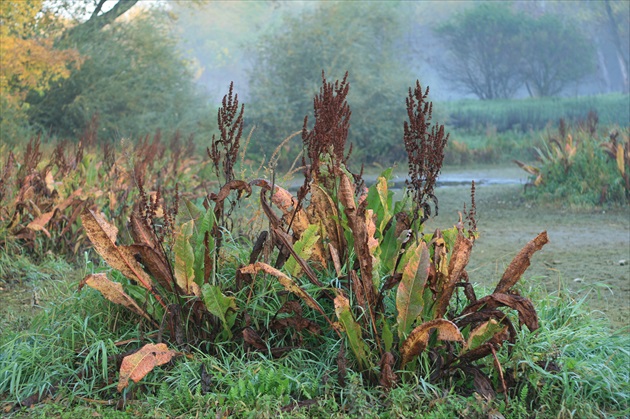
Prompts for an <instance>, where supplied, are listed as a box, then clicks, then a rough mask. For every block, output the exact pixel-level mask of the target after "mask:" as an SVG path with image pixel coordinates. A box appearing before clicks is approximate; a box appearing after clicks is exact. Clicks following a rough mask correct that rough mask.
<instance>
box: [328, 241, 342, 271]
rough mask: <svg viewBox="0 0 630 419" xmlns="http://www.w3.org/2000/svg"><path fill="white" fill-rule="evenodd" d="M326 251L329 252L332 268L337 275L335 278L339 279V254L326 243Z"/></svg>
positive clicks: (330, 244)
mask: <svg viewBox="0 0 630 419" xmlns="http://www.w3.org/2000/svg"><path fill="white" fill-rule="evenodd" d="M328 251H329V252H330V258H331V259H332V261H333V266H334V267H335V273H336V274H337V278H340V277H341V259H339V252H337V249H336V248H335V247H334V246H333V245H332V243H328Z"/></svg>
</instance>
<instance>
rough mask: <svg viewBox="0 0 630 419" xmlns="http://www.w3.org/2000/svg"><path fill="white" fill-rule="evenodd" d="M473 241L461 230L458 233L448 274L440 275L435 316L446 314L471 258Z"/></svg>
mask: <svg viewBox="0 0 630 419" xmlns="http://www.w3.org/2000/svg"><path fill="white" fill-rule="evenodd" d="M472 246H473V241H472V240H470V239H467V238H466V237H464V235H463V234H462V233H461V232H460V233H459V234H458V235H457V239H456V241H455V245H454V246H453V251H452V253H451V260H450V262H449V264H448V276H442V275H438V284H437V287H436V288H437V289H436V291H437V295H436V303H435V308H434V312H433V318H440V317H443V316H444V314H446V310H447V309H448V306H449V304H450V302H451V297H452V296H453V292H454V291H455V286H456V285H457V283H458V282H459V281H460V280H461V277H462V275H463V273H464V270H465V269H466V265H468V261H469V260H470V252H471V251H472Z"/></svg>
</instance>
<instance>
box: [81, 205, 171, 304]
mask: <svg viewBox="0 0 630 419" xmlns="http://www.w3.org/2000/svg"><path fill="white" fill-rule="evenodd" d="M81 221H82V222H83V228H84V229H85V232H86V234H87V236H88V238H89V239H90V241H91V242H92V245H93V246H94V248H95V249H96V251H97V252H98V254H99V255H101V257H102V258H103V259H105V261H106V262H107V263H108V264H109V266H111V267H112V268H114V269H117V270H119V271H120V272H121V273H122V274H123V275H125V276H126V277H127V278H129V279H131V280H133V281H138V282H139V283H140V284H141V285H142V286H143V287H145V288H146V289H148V290H149V291H151V292H152V293H153V295H154V296H155V297H156V299H157V300H158V301H159V302H160V304H162V306H163V307H166V304H164V302H163V301H162V299H161V298H160V296H159V295H157V293H155V292H154V288H153V281H152V280H151V277H149V275H148V274H147V273H146V272H145V271H144V270H143V269H142V266H140V264H139V263H138V262H137V261H136V259H135V257H134V252H133V251H132V250H131V249H130V248H129V247H125V246H121V247H118V246H116V236H117V235H118V229H117V228H116V227H115V226H113V225H111V224H109V223H108V222H107V221H105V219H104V218H103V217H102V216H101V215H100V214H97V213H95V212H93V211H91V210H89V209H88V210H86V211H84V212H83V214H81Z"/></svg>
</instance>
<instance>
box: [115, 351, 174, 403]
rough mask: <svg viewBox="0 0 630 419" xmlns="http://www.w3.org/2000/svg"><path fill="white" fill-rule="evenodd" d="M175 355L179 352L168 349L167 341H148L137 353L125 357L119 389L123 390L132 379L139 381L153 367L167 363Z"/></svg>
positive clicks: (121, 366)
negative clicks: (156, 342)
mask: <svg viewBox="0 0 630 419" xmlns="http://www.w3.org/2000/svg"><path fill="white" fill-rule="evenodd" d="M175 355H178V352H176V351H173V350H170V349H168V347H167V346H166V344H165V343H158V344H153V343H148V344H146V345H144V346H143V347H142V348H140V349H139V350H138V351H137V352H136V353H134V354H132V355H128V356H126V357H124V358H123V361H122V364H121V365H120V378H119V380H118V387H117V389H118V391H119V392H121V391H123V389H124V388H125V387H127V386H128V385H129V380H130V379H131V380H133V382H134V383H137V382H138V381H140V380H142V379H143V378H144V377H145V376H146V375H147V374H148V373H150V372H151V371H152V370H153V368H155V367H157V366H160V365H164V364H166V363H167V362H169V361H170V360H171V359H172V358H173V356H175Z"/></svg>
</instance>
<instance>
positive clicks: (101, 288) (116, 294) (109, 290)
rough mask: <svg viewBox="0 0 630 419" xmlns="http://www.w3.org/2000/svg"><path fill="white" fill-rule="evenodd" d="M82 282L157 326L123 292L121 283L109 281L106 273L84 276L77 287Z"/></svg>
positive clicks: (80, 286)
mask: <svg viewBox="0 0 630 419" xmlns="http://www.w3.org/2000/svg"><path fill="white" fill-rule="evenodd" d="M84 284H85V285H87V286H88V287H90V288H94V289H95V290H97V291H98V292H100V293H101V294H103V297H105V298H107V299H108V300H109V301H111V302H112V303H114V304H120V305H121V306H123V307H125V308H127V309H128V310H130V311H132V312H134V313H136V314H137V315H139V316H142V317H144V318H145V319H147V320H149V321H150V322H152V323H153V324H154V325H155V326H157V323H156V322H155V320H153V319H152V318H151V316H149V314H148V313H147V312H146V311H145V310H143V309H142V308H140V306H139V305H138V304H137V303H136V302H135V300H134V299H133V298H131V297H130V296H129V295H127V294H126V293H125V291H124V290H123V286H122V284H120V283H118V282H114V281H110V280H109V278H107V275H106V274H104V273H100V274H93V275H88V276H86V277H85V278H83V280H82V281H81V284H80V285H79V289H81V288H82V287H83V285H84Z"/></svg>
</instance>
